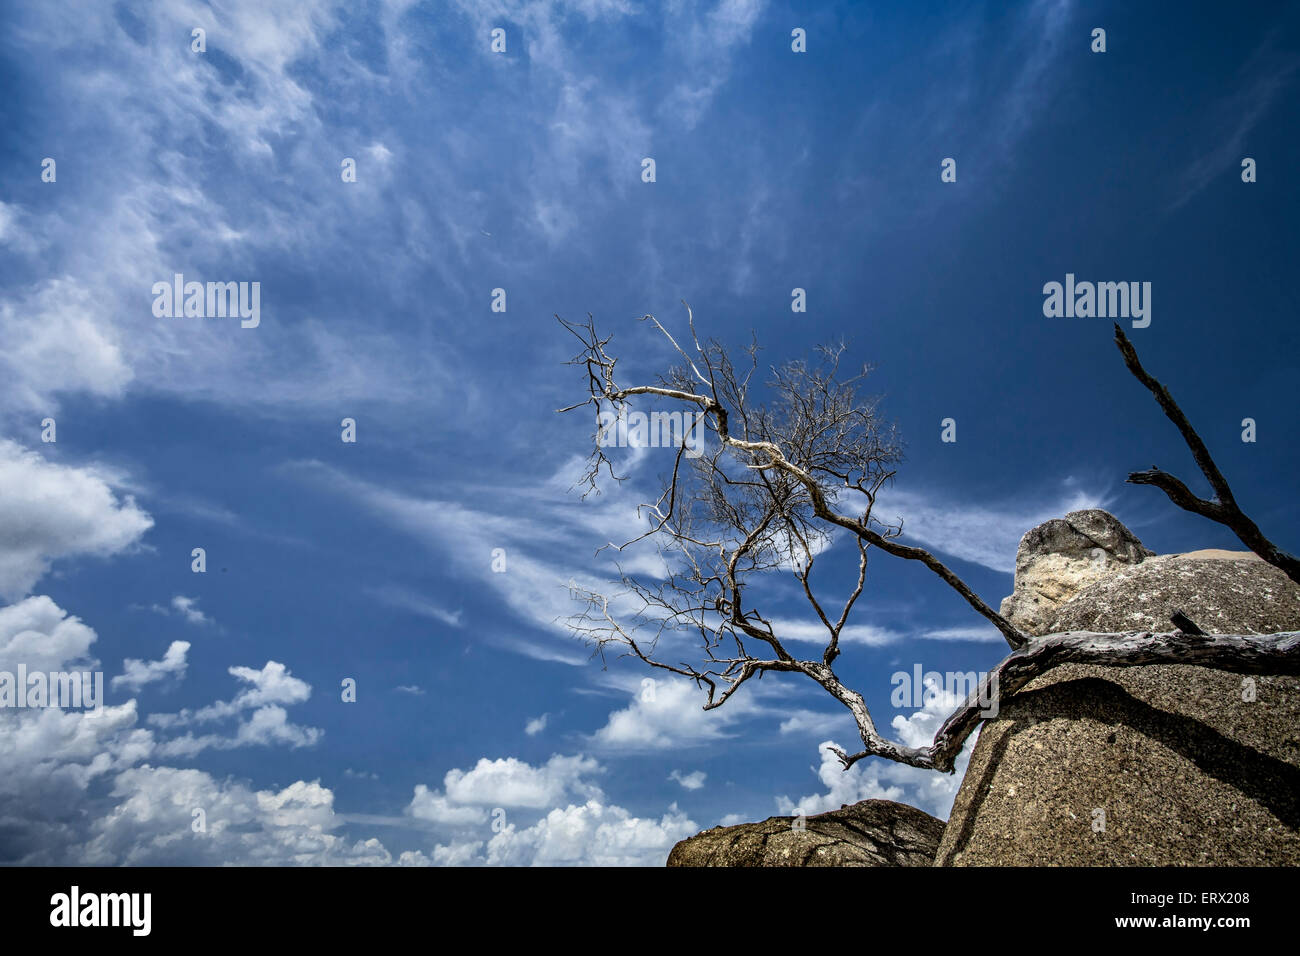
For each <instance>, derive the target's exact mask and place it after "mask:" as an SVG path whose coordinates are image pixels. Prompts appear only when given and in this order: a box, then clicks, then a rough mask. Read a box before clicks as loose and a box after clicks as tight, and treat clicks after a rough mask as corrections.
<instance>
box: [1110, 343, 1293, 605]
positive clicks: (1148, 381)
mask: <svg viewBox="0 0 1300 956" xmlns="http://www.w3.org/2000/svg"><path fill="white" fill-rule="evenodd" d="M1115 345H1116V346H1117V347H1118V348H1119V351H1120V354H1121V355H1123V356H1124V364H1125V365H1126V366H1128V370H1129V371H1130V372H1132V373H1133V376H1134V377H1135V378H1136V379H1137V380H1138V381H1139V382H1141V383H1142V384H1143V385H1145V386H1146V388H1147V390H1148V391H1149V392H1150V393H1151V394H1152V395H1153V396H1155V400H1156V401H1157V402H1158V403H1159V404H1160V408H1161V409H1162V410H1163V411H1164V413H1165V415H1166V416H1167V417H1168V419H1169V420H1170V421H1171V422H1173V423H1174V425H1176V426H1177V427H1178V431H1179V432H1180V433H1181V434H1182V436H1183V441H1185V442H1186V443H1187V447H1188V448H1189V449H1190V450H1191V452H1192V457H1193V458H1194V459H1195V460H1196V465H1197V467H1198V468H1200V469H1201V474H1203V475H1204V476H1205V479H1206V481H1208V482H1209V483H1210V487H1211V488H1213V489H1214V494H1215V499H1214V500H1212V501H1209V500H1206V499H1204V498H1199V497H1197V496H1196V495H1194V494H1193V493H1192V492H1191V491H1190V490H1189V489H1188V487H1187V486H1186V485H1185V484H1183V483H1182V482H1181V481H1179V480H1178V479H1177V478H1175V477H1174V476H1173V475H1170V474H1168V473H1166V472H1163V471H1161V470H1160V469H1159V468H1151V469H1150V470H1148V471H1135V472H1133V473H1132V474H1130V475H1129V476H1128V480H1129V482H1130V483H1132V484H1135V485H1154V486H1155V487H1157V488H1159V489H1160V490H1161V491H1163V492H1164V493H1165V494H1166V495H1167V496H1168V497H1169V500H1170V501H1172V502H1173V503H1174V504H1176V505H1178V507H1180V508H1182V509H1184V510H1185V511H1191V512H1194V513H1195V514H1198V515H1201V516H1202V517H1204V518H1209V519H1210V520H1211V521H1217V522H1218V523H1219V524H1221V525H1225V526H1226V527H1227V528H1229V529H1230V530H1231V531H1232V532H1233V534H1235V535H1236V536H1237V537H1238V538H1240V539H1241V543H1242V544H1244V545H1245V546H1246V547H1248V548H1250V550H1251V551H1253V552H1255V553H1256V554H1257V555H1259V556H1260V557H1261V558H1263V559H1264V560H1265V561H1267V562H1268V563H1269V564H1271V565H1273V566H1274V567H1277V568H1281V569H1282V570H1283V571H1284V572H1286V575H1287V577H1289V578H1290V579H1291V580H1292V581H1295V582H1296V583H1297V584H1300V560H1297V559H1296V558H1295V557H1293V556H1292V555H1290V554H1288V553H1287V552H1285V551H1283V550H1282V549H1281V548H1279V547H1278V546H1277V545H1275V544H1274V543H1273V542H1272V541H1270V540H1269V539H1268V538H1266V537H1264V533H1263V532H1262V531H1260V530H1259V527H1258V526H1257V525H1256V524H1255V522H1254V521H1252V520H1251V519H1250V518H1249V517H1247V516H1246V514H1245V513H1244V512H1243V511H1242V510H1241V508H1239V507H1238V506H1237V501H1236V499H1235V498H1234V497H1233V495H1232V488H1231V487H1229V485H1228V480H1227V479H1226V478H1224V477H1223V473H1222V472H1220V471H1219V468H1218V466H1217V465H1216V464H1215V463H1214V459H1213V458H1211V457H1210V450H1209V449H1208V448H1206V447H1205V442H1203V441H1201V436H1200V435H1198V434H1196V429H1194V428H1192V423H1191V422H1189V421H1188V420H1187V416H1186V415H1184V414H1183V410H1182V409H1181V408H1179V407H1178V403H1177V402H1175V401H1174V397H1173V395H1171V394H1170V393H1169V389H1167V388H1165V386H1163V385H1161V384H1160V383H1159V382H1158V381H1156V380H1155V378H1154V377H1152V376H1151V374H1150V373H1148V372H1147V370H1146V369H1144V368H1143V367H1142V363H1141V362H1140V361H1138V355H1137V350H1136V349H1135V348H1133V343H1131V342H1130V341H1129V340H1128V336H1126V335H1125V334H1124V330H1123V329H1121V328H1120V327H1119V325H1118V323H1117V324H1116V325H1115Z"/></svg>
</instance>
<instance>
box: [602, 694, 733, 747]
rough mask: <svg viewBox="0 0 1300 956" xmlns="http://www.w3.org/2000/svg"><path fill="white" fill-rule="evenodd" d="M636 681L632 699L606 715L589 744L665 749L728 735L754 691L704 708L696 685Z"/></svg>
mask: <svg viewBox="0 0 1300 956" xmlns="http://www.w3.org/2000/svg"><path fill="white" fill-rule="evenodd" d="M646 680H647V681H650V682H651V683H646V684H642V685H641V686H640V687H638V689H637V690H636V691H635V692H634V693H633V695H632V702H631V703H630V704H629V705H628V706H627V707H625V708H623V709H622V710H616V711H614V712H613V713H611V714H610V715H609V718H608V720H607V721H606V722H605V725H604V726H603V727H601V728H600V729H599V730H597V731H596V733H595V734H593V735H592V737H591V741H592V744H593V745H595V746H599V747H603V748H608V749H611V750H623V751H638V750H665V749H668V748H671V747H677V746H682V745H690V744H700V743H705V742H708V741H713V740H718V739H720V738H723V737H726V736H728V734H727V732H726V729H727V727H728V726H729V725H730V724H732V723H735V722H736V721H739V720H741V719H743V718H744V717H746V716H750V715H752V714H753V713H754V712H755V710H756V709H757V705H756V704H755V702H754V695H753V694H749V695H745V696H742V695H740V694H737V695H736V696H735V697H733V698H731V700H729V701H728V702H727V706H726V707H723V708H719V709H718V710H705V709H704V708H703V703H704V701H703V699H702V697H701V695H700V692H699V690H697V689H696V688H695V686H694V685H693V684H690V683H689V682H687V681H684V680H657V679H654V678H646Z"/></svg>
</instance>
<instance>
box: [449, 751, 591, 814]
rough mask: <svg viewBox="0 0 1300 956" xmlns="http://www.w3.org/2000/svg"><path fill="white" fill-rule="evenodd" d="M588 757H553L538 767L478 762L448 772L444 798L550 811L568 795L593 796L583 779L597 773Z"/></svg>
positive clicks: (515, 762) (510, 762) (519, 762)
mask: <svg viewBox="0 0 1300 956" xmlns="http://www.w3.org/2000/svg"><path fill="white" fill-rule="evenodd" d="M600 770H601V767H600V764H598V763H597V762H596V761H595V760H594V759H592V758H591V757H584V756H580V755H579V756H571V757H565V756H561V755H559V754H556V755H554V756H553V757H551V759H550V760H548V761H547V762H546V763H544V764H542V765H541V766H539V767H533V766H531V765H529V764H527V763H524V762H523V761H522V760H517V759H515V758H514V757H508V758H506V759H504V760H489V759H487V758H486V757H484V758H482V759H481V760H479V762H478V763H477V764H475V765H474V767H473V768H472V769H470V770H468V771H465V770H449V771H447V775H446V776H445V777H444V778H443V787H444V788H445V790H446V792H447V796H448V797H449V798H450V799H451V800H453V801H455V802H456V803H460V804H478V805H480V806H491V807H496V806H500V807H532V808H536V809H540V808H543V807H553V806H555V805H556V804H557V803H559V802H560V801H561V800H563V799H565V798H566V797H567V796H569V795H570V794H574V795H577V796H583V797H585V796H597V795H599V794H600V789H599V788H598V787H597V786H595V785H594V784H592V783H590V782H588V781H587V780H586V779H584V778H585V777H586V776H588V775H590V774H595V773H599V772H600Z"/></svg>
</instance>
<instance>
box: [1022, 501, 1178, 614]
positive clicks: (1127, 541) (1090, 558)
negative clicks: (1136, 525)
mask: <svg viewBox="0 0 1300 956" xmlns="http://www.w3.org/2000/svg"><path fill="white" fill-rule="evenodd" d="M1154 554H1155V552H1154V551H1150V550H1148V549H1147V548H1145V547H1143V545H1142V542H1141V541H1139V540H1138V539H1137V536H1136V535H1135V534H1133V532H1132V531H1130V530H1129V529H1128V528H1126V527H1124V525H1123V524H1122V523H1121V522H1120V521H1119V519H1118V518H1116V517H1115V516H1114V515H1112V514H1110V513H1109V512H1107V511H1102V510H1100V509H1098V508H1091V509H1088V510H1086V511H1071V512H1070V513H1069V514H1067V515H1066V516H1065V517H1064V518H1053V519H1052V520H1051V521H1047V522H1044V523H1043V524H1040V525H1039V526H1038V527H1036V528H1033V529H1032V530H1030V531H1028V532H1026V534H1025V536H1024V537H1023V538H1021V539H1020V547H1019V549H1018V550H1017V551H1016V577H1015V586H1014V590H1013V591H1012V593H1011V595H1010V597H1007V598H1005V599H1004V600H1003V601H1002V616H1003V617H1005V618H1006V619H1007V620H1009V621H1010V622H1011V623H1012V624H1014V625H1015V626H1016V627H1018V628H1020V629H1021V630H1022V631H1024V632H1025V633H1027V634H1048V633H1051V624H1052V620H1053V618H1054V617H1055V616H1056V614H1057V612H1058V611H1059V610H1060V608H1061V606H1062V605H1063V604H1065V603H1066V602H1067V601H1069V600H1070V599H1071V598H1073V597H1074V596H1075V595H1076V594H1078V593H1079V592H1080V591H1081V590H1083V589H1084V588H1086V587H1087V586H1088V585H1090V584H1092V583H1094V582H1096V581H1099V580H1102V579H1103V578H1107V577H1109V576H1111V575H1112V574H1114V573H1115V571H1116V570H1117V568H1118V567H1120V566H1129V565H1136V564H1140V563H1141V562H1143V561H1145V560H1146V559H1147V558H1150V557H1152V556H1153V555H1154Z"/></svg>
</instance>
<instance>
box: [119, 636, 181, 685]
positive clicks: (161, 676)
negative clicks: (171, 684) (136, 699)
mask: <svg viewBox="0 0 1300 956" xmlns="http://www.w3.org/2000/svg"><path fill="white" fill-rule="evenodd" d="M189 650H190V643H189V641H172V642H171V644H170V645H168V647H167V650H166V652H165V653H164V654H163V656H162V660H160V661H142V660H137V659H136V658H133V657H128V658H127V659H126V660H124V661H123V662H122V673H121V674H120V675H118V676H117V677H114V678H113V680H112V681H111V685H112V687H113V689H114V690H117V689H118V688H119V687H125V688H126V689H127V690H129V691H131V692H132V693H134V692H136V691H139V690H140V688H141V687H144V686H145V685H146V684H152V683H154V682H155V681H160V680H166V679H167V678H169V677H176V678H178V679H179V678H183V677H184V676H185V667H186V660H185V655H186V654H188V653H189Z"/></svg>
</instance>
